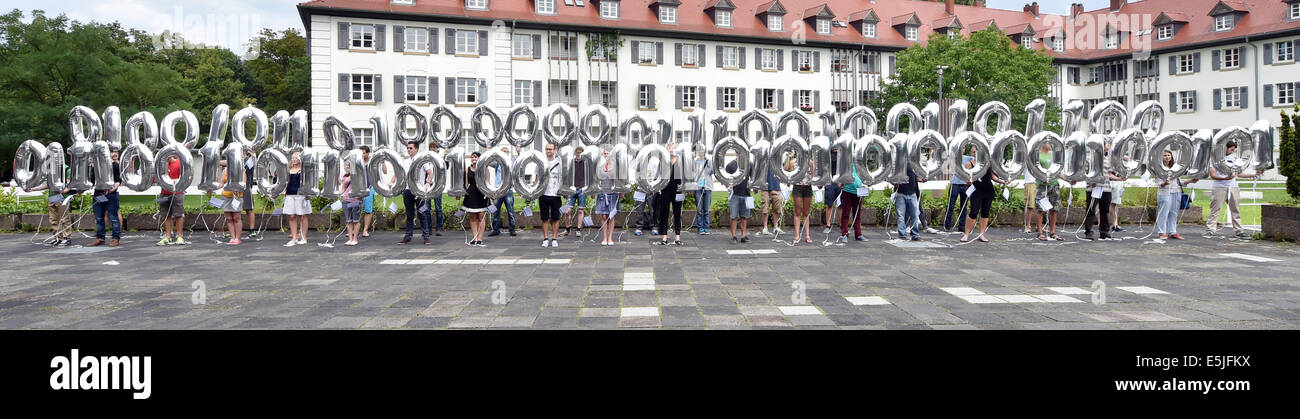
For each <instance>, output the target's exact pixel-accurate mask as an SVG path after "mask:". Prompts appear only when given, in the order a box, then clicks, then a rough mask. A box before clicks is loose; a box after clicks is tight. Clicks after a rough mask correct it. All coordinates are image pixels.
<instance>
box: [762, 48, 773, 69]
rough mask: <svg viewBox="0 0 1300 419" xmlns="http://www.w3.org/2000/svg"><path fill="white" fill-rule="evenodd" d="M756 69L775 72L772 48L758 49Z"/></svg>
mask: <svg viewBox="0 0 1300 419" xmlns="http://www.w3.org/2000/svg"><path fill="white" fill-rule="evenodd" d="M758 68H759V69H761V70H776V50H775V49H772V48H759V49H758Z"/></svg>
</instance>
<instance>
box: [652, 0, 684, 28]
mask: <svg viewBox="0 0 1300 419" xmlns="http://www.w3.org/2000/svg"><path fill="white" fill-rule="evenodd" d="M681 5H682V2H681V1H680V0H650V10H654V12H655V16H659V23H676V19H677V17H676V14H674V15H673V22H664V21H663V16H664V14H663V11H662V9H663V8H666V7H672V8H676V7H677V6H681Z"/></svg>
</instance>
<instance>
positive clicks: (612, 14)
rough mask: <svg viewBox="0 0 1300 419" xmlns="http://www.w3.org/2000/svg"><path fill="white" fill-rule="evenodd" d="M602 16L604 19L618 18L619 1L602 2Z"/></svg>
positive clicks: (606, 0) (607, 0)
mask: <svg viewBox="0 0 1300 419" xmlns="http://www.w3.org/2000/svg"><path fill="white" fill-rule="evenodd" d="M600 17H601V18H604V19H618V2H617V1H614V0H605V1H602V2H600Z"/></svg>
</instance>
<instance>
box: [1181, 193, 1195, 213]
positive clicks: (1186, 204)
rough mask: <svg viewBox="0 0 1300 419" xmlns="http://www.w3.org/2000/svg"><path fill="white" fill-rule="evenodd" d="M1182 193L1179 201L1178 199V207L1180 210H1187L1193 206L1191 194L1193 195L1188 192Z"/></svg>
mask: <svg viewBox="0 0 1300 419" xmlns="http://www.w3.org/2000/svg"><path fill="white" fill-rule="evenodd" d="M1181 195H1182V197H1180V199H1179V201H1178V209H1179V210H1185V209H1189V208H1191V207H1192V196H1191V195H1188V194H1185V193H1184V194H1181Z"/></svg>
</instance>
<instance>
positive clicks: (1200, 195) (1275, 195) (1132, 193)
mask: <svg viewBox="0 0 1300 419" xmlns="http://www.w3.org/2000/svg"><path fill="white" fill-rule="evenodd" d="M1280 185H1281V183H1267V184H1266V183H1263V182H1261V183H1260V184H1259V187H1260V188H1265V187H1268V188H1275V187H1279V186H1280ZM1239 186H1240V187H1241V192H1242V193H1245V192H1251V191H1252V190H1251V189H1250V188H1251V183H1250V182H1241V183H1240V185H1239ZM1147 189H1151V191H1150V194H1149V195H1148V191H1147ZM1192 190H1193V189H1191V188H1187V189H1186V191H1187V193H1188V194H1191V193H1192V192H1191V191H1192ZM1195 191H1196V197H1195V199H1193V200H1192V205H1193V206H1199V207H1201V208H1204V214H1205V216H1206V217H1209V216H1210V199H1211V198H1212V197H1213V196H1212V195H1211V192H1210V190H1208V189H1196V190H1195ZM1259 192H1263V193H1264V196H1263V198H1260V199H1242V200H1241V223H1242V224H1247V225H1259V224H1260V218H1261V216H1260V206H1259V205H1246V204H1253V203H1260V204H1264V203H1280V202H1286V201H1288V200H1290V199H1291V197H1290V196H1288V195H1287V194H1286V191H1285V190H1261V191H1259ZM1155 193H1156V191H1155V189H1154V188H1134V187H1129V188H1125V189H1124V203H1125V204H1126V205H1141V204H1142V200H1143V199H1147V197H1148V196H1150V198H1149V199H1150V202H1151V205H1155ZM1225 223H1227V225H1228V226H1231V225H1232V224H1231V221H1229V220H1228V211H1227V209H1226V208H1225V209H1224V211H1222V212H1220V213H1219V225H1220V226H1222V225H1225Z"/></svg>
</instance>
